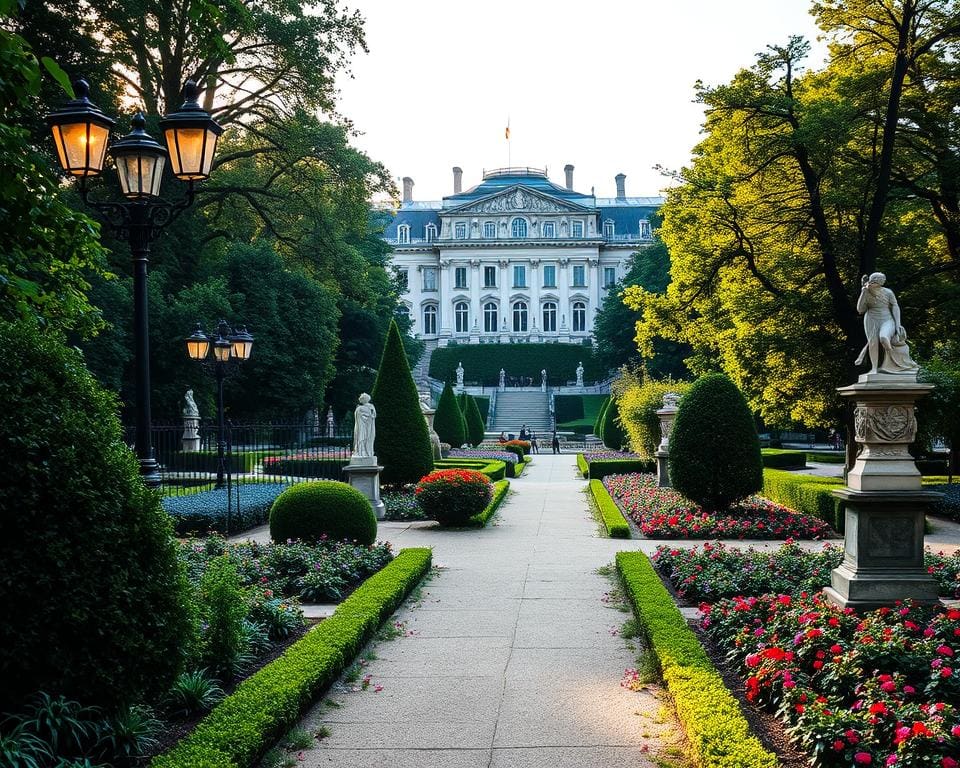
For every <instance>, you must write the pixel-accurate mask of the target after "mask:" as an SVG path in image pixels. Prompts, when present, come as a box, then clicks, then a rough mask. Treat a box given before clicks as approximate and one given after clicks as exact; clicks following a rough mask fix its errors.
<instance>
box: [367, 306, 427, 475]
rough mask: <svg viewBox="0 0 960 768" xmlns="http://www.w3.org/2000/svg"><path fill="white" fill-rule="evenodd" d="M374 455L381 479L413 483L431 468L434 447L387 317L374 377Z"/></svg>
mask: <svg viewBox="0 0 960 768" xmlns="http://www.w3.org/2000/svg"><path fill="white" fill-rule="evenodd" d="M370 397H371V399H372V401H373V404H374V406H375V407H376V409H377V437H376V452H377V459H378V460H379V462H380V463H381V464H382V465H383V472H382V473H381V475H380V479H381V481H382V482H384V483H401V484H402V483H415V482H417V480H419V479H420V478H421V477H423V476H424V475H425V474H427V473H428V472H429V471H430V470H431V469H432V468H433V448H432V447H431V446H430V434H429V433H428V431H427V422H426V420H425V419H424V418H423V412H422V411H421V410H420V398H419V396H418V395H417V387H416V385H415V384H414V383H413V377H412V376H411V375H410V365H409V363H408V362H407V356H406V354H405V353H404V351H403V340H402V339H401V338H400V330H399V329H398V328H397V324H396V322H394V321H393V320H391V321H390V330H389V331H388V332H387V341H386V343H385V344H384V347H383V357H382V358H381V359H380V368H379V370H378V371H377V381H376V383H375V384H374V385H373V392H371V393H370Z"/></svg>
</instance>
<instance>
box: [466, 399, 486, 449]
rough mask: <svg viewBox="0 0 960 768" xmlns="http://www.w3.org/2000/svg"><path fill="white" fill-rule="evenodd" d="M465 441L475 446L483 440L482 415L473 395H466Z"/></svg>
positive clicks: (484, 429)
mask: <svg viewBox="0 0 960 768" xmlns="http://www.w3.org/2000/svg"><path fill="white" fill-rule="evenodd" d="M466 419H467V442H469V443H470V445H472V446H473V447H474V448H476V447H477V446H478V445H480V443H482V442H483V433H484V432H485V431H486V427H485V426H484V422H483V417H482V416H481V415H480V409H479V408H478V407H477V399H476V398H475V397H474V396H473V395H467V413H466Z"/></svg>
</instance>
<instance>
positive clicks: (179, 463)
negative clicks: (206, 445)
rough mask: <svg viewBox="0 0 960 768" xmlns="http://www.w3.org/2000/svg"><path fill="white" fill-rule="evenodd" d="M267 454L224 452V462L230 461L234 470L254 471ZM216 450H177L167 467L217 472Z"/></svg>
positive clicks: (263, 452) (264, 452)
mask: <svg viewBox="0 0 960 768" xmlns="http://www.w3.org/2000/svg"><path fill="white" fill-rule="evenodd" d="M265 455H267V452H266V451H233V452H232V453H231V454H230V455H229V456H227V455H226V453H224V456H223V460H224V462H229V466H230V468H231V469H232V470H233V471H234V472H253V470H254V469H256V468H257V463H258V462H259V461H260V460H261V459H262V458H263V457H264V456H265ZM218 463H219V462H218V461H217V452H216V451H177V452H176V453H174V454H172V455H171V456H170V459H169V464H168V465H166V466H165V469H168V470H173V471H190V472H216V471H217V465H218Z"/></svg>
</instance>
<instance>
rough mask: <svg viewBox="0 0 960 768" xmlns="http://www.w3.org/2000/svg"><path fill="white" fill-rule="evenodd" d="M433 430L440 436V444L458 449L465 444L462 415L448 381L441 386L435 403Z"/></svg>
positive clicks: (465, 437)
mask: <svg viewBox="0 0 960 768" xmlns="http://www.w3.org/2000/svg"><path fill="white" fill-rule="evenodd" d="M433 430H434V432H436V433H437V434H438V435H439V436H440V442H441V443H449V444H450V445H452V446H453V447H454V448H459V447H460V446H461V445H463V444H464V443H465V442H467V436H466V435H465V434H464V429H463V414H462V413H461V412H460V406H459V405H457V397H456V395H454V394H453V387H451V386H450V382H449V381H448V382H447V383H446V384H444V386H443V392H442V393H441V394H440V401H439V402H438V403H437V412H436V413H435V414H434V416H433Z"/></svg>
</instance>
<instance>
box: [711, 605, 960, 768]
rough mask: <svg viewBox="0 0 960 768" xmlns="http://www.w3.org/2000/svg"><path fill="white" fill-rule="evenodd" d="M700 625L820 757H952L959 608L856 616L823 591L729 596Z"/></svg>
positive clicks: (885, 761) (957, 746) (957, 747)
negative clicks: (831, 599)
mask: <svg viewBox="0 0 960 768" xmlns="http://www.w3.org/2000/svg"><path fill="white" fill-rule="evenodd" d="M702 610H703V611H704V617H703V619H702V621H701V626H702V627H703V629H704V631H705V632H706V633H707V634H708V635H709V637H710V638H711V639H712V640H713V641H714V642H715V643H716V644H717V645H718V647H719V649H720V650H721V652H723V653H726V654H727V658H728V659H729V660H730V661H731V662H732V663H733V664H734V665H735V666H736V667H737V668H738V672H739V673H740V675H741V676H742V677H743V678H744V680H745V686H746V697H747V699H748V700H750V701H752V702H755V703H757V704H758V705H760V706H762V707H764V708H766V709H769V710H770V711H773V712H776V713H777V715H778V716H779V717H780V718H781V719H782V720H783V721H784V722H785V723H786V725H787V733H788V734H789V735H790V736H791V738H792V739H793V740H794V741H795V742H796V743H797V745H798V746H799V747H800V748H801V749H803V750H805V751H806V752H807V753H808V754H810V755H812V756H813V757H814V759H815V761H816V762H815V764H816V765H817V766H818V767H822V768H832V767H833V766H837V767H839V766H851V765H853V766H861V765H869V766H888V767H889V766H893V767H894V768H899V767H900V766H903V767H904V768H906V767H907V766H944V767H947V766H953V767H954V768H955V767H956V766H957V765H958V762H957V761H958V760H960V715H958V711H957V702H958V701H960V670H956V671H955V669H954V665H955V659H956V657H957V654H958V653H960V610H956V609H940V608H921V607H913V606H910V605H898V606H897V607H895V608H893V609H891V608H881V609H880V610H877V611H872V612H870V613H866V614H863V615H857V614H856V613H854V612H853V610H852V609H845V610H844V609H840V608H838V607H836V606H834V605H832V604H831V603H829V602H828V601H827V599H826V597H825V596H824V595H823V593H820V592H817V593H815V594H812V595H811V594H810V593H807V592H801V593H800V594H799V597H797V596H793V597H791V596H790V595H787V594H781V595H765V596H762V597H736V598H733V599H730V600H722V601H720V602H718V603H715V604H714V605H712V606H707V605H704V606H703V607H702Z"/></svg>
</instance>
